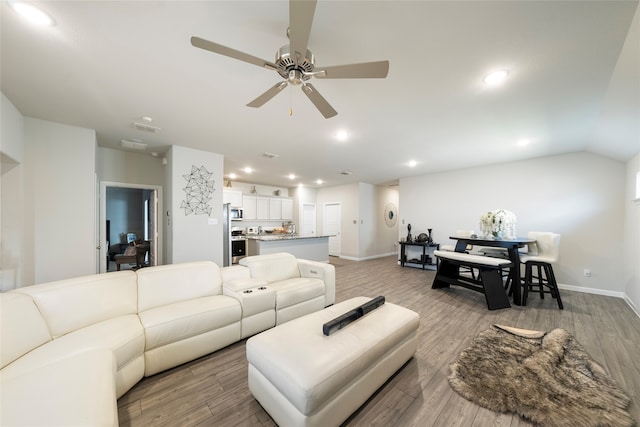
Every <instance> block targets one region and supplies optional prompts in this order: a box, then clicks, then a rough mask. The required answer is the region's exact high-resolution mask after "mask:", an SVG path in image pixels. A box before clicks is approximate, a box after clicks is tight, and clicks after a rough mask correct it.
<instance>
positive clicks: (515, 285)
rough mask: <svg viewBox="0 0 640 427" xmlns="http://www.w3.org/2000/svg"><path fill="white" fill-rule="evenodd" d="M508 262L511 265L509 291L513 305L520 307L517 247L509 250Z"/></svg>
mask: <svg viewBox="0 0 640 427" xmlns="http://www.w3.org/2000/svg"><path fill="white" fill-rule="evenodd" d="M508 252H509V260H511V262H512V263H513V267H511V273H510V275H511V280H512V283H511V289H512V290H513V303H514V304H515V305H521V296H520V289H521V286H522V283H521V280H520V255H519V254H518V247H517V246H514V247H511V248H509V251H508Z"/></svg>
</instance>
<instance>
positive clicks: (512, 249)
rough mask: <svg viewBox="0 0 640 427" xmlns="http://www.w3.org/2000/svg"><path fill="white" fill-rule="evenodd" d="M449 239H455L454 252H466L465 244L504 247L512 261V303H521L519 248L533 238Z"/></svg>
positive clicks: (451, 237) (453, 238)
mask: <svg viewBox="0 0 640 427" xmlns="http://www.w3.org/2000/svg"><path fill="white" fill-rule="evenodd" d="M449 238H450V239H451V240H456V241H457V242H456V247H455V251H456V252H466V251H467V245H472V246H489V247H494V248H505V249H506V250H507V256H508V258H509V260H510V261H511V262H512V263H513V267H512V268H510V269H509V275H510V278H511V289H512V291H513V303H514V304H515V305H521V301H522V297H521V292H520V287H521V277H520V253H519V248H522V247H524V246H527V245H530V244H532V243H535V241H536V240H535V239H532V238H529V237H516V238H514V239H499V238H484V237H459V236H449Z"/></svg>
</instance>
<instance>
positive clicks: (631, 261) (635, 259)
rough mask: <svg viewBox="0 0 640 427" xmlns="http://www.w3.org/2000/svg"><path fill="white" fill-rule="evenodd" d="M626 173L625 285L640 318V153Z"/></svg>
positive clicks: (628, 298)
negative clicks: (639, 187)
mask: <svg viewBox="0 0 640 427" xmlns="http://www.w3.org/2000/svg"><path fill="white" fill-rule="evenodd" d="M626 172H627V173H626V179H625V182H626V191H625V196H624V204H625V221H624V228H625V233H624V264H625V268H624V273H623V284H624V292H625V294H626V296H627V301H628V302H629V303H630V304H631V305H632V306H633V307H634V309H635V311H636V313H638V315H639V316H640V200H635V198H636V194H637V193H636V191H640V189H636V176H637V174H638V173H640V153H639V154H637V155H636V156H635V157H634V158H633V159H631V160H629V161H628V162H627V168H626ZM638 185H640V183H639V184H638Z"/></svg>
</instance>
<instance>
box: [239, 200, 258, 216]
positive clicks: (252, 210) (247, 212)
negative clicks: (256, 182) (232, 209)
mask: <svg viewBox="0 0 640 427" xmlns="http://www.w3.org/2000/svg"><path fill="white" fill-rule="evenodd" d="M257 199H258V198H257V197H256V196H242V209H243V210H244V219H258V204H257V201H258V200H257Z"/></svg>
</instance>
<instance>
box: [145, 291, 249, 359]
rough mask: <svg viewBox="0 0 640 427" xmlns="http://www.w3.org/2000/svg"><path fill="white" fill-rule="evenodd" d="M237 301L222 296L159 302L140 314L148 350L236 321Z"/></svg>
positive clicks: (237, 314) (238, 305) (238, 310)
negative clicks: (160, 303)
mask: <svg viewBox="0 0 640 427" xmlns="http://www.w3.org/2000/svg"><path fill="white" fill-rule="evenodd" d="M241 314H242V313H241V309H240V303H239V302H238V300H236V299H235V298H231V297H228V296H224V295H215V296H210V297H202V298H196V299H193V300H189V301H181V302H177V303H174V304H169V305H163V306H160V307H156V308H152V309H150V310H146V311H143V312H141V313H140V321H141V322H142V325H143V326H144V329H145V335H146V346H145V350H146V351H149V350H151V349H154V348H156V347H160V346H163V345H166V344H170V343H172V342H175V341H180V340H183V339H186V338H190V337H192V336H196V335H200V334H202V333H205V332H208V331H212V330H215V329H218V328H221V327H223V326H227V325H229V324H231V323H235V322H239V321H240V317H241Z"/></svg>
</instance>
